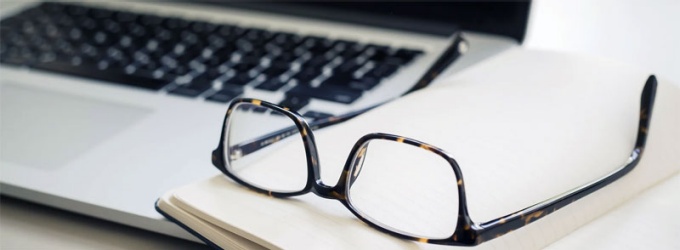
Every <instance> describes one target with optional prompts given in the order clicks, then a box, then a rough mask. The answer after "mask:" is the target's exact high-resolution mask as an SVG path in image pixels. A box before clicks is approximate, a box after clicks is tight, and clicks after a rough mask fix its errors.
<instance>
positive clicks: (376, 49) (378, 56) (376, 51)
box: [364, 44, 391, 62]
mask: <svg viewBox="0 0 680 250" xmlns="http://www.w3.org/2000/svg"><path fill="white" fill-rule="evenodd" d="M364 53H366V54H367V55H368V56H369V60H371V61H376V62H382V61H384V60H385V58H387V57H388V56H390V55H391V53H390V47H387V46H380V45H373V44H371V45H368V46H367V47H366V51H365V52H364Z"/></svg>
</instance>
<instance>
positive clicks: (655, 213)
mask: <svg viewBox="0 0 680 250" xmlns="http://www.w3.org/2000/svg"><path fill="white" fill-rule="evenodd" d="M678 190H680V175H678V174H676V175H674V176H672V177H670V178H669V179H667V180H664V181H663V182H661V183H659V184H657V185H655V186H653V187H651V188H649V189H648V190H646V191H645V192H643V193H642V194H640V195H638V196H636V197H634V198H633V199H632V200H630V201H628V202H626V203H624V204H623V205H621V206H620V207H617V208H616V209H615V210H613V211H611V212H609V213H607V214H605V215H603V216H602V217H599V218H597V220H595V221H593V222H591V223H589V224H587V225H585V226H584V227H582V228H580V229H579V230H577V231H574V232H572V233H571V234H569V235H567V236H565V237H564V238H562V239H560V240H558V241H556V242H554V243H553V244H550V246H548V247H549V248H550V249H554V250H557V249H579V248H584V247H588V248H592V249H680V241H678V236H679V235H680V216H678V211H680V197H678V195H677V191H678ZM622 218H623V219H622ZM651 228H654V230H648V229H651ZM621 239H625V240H621ZM586 243H587V244H586Z"/></svg>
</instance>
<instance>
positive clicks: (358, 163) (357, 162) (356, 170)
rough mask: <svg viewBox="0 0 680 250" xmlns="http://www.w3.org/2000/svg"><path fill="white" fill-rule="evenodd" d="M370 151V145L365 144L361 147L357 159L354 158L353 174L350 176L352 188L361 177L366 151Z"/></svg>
mask: <svg viewBox="0 0 680 250" xmlns="http://www.w3.org/2000/svg"><path fill="white" fill-rule="evenodd" d="M367 150H368V144H364V145H363V146H361V148H360V149H359V153H357V155H356V157H355V158H354V162H352V173H351V174H350V176H349V186H350V187H352V185H353V184H354V182H355V181H356V180H357V178H358V177H359V174H360V173H361V169H362V168H363V167H364V160H365V159H366V151H367Z"/></svg>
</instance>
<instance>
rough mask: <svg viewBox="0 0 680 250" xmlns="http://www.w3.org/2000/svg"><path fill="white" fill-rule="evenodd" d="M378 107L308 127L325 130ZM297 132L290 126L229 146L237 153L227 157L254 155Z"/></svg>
mask: <svg viewBox="0 0 680 250" xmlns="http://www.w3.org/2000/svg"><path fill="white" fill-rule="evenodd" d="M379 105H380V104H378V105H375V106H371V107H368V108H365V109H361V110H357V111H353V112H350V113H346V114H343V115H339V116H331V117H328V118H323V119H317V120H314V121H313V122H310V123H309V127H310V128H311V129H312V130H317V129H321V128H325V127H328V126H331V125H335V124H338V123H342V122H345V121H347V120H349V119H352V118H354V117H356V116H358V115H360V114H362V113H364V112H366V111H368V110H371V109H373V108H375V107H377V106H379ZM299 132H300V130H299V129H298V128H297V127H296V126H290V127H286V128H283V129H280V130H278V131H274V132H271V133H269V134H266V135H263V136H261V137H258V138H255V139H253V140H251V141H247V142H244V143H240V144H237V145H234V146H231V147H230V148H229V152H238V155H237V156H236V155H234V156H228V157H243V156H246V155H248V154H251V153H254V152H256V151H258V150H260V149H263V148H265V147H267V146H269V145H273V144H275V143H276V142H278V141H280V140H283V139H285V138H288V137H289V136H291V135H295V134H297V133H299Z"/></svg>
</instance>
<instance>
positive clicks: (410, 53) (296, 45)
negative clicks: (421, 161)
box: [0, 1, 529, 240]
mask: <svg viewBox="0 0 680 250" xmlns="http://www.w3.org/2000/svg"><path fill="white" fill-rule="evenodd" d="M528 10H529V3H528V2H511V3H488V2H482V3H477V2H463V3H436V4H417V3H361V2H348V3H325V2H323V3H322V2H299V3H284V2H280V1H268V2H252V3H247V2H239V3H234V2H229V1H212V2H209V3H180V2H174V1H154V2H123V1H107V2H87V3H58V2H46V3H41V2H28V3H25V2H8V3H3V8H2V10H0V11H1V13H0V14H1V17H2V21H1V22H0V25H1V30H0V31H1V32H0V143H1V144H0V164H1V166H0V171H1V174H0V191H1V193H2V195H7V196H12V197H17V198H20V199H24V200H27V201H31V202H36V203H40V204H44V205H48V206H53V207H57V208H60V209H64V210H68V211H73V212H77V213H81V214H85V215H89V216H93V217H97V218H102V219H105V220H110V221H115V222H117V223H121V224H126V225H130V226H133V227H138V228H142V229H146V230H151V231H155V232H158V233H163V234H167V235H171V236H175V237H180V238H185V239H192V240H193V239H194V238H193V236H191V235H189V234H188V233H186V232H185V231H184V230H182V229H181V228H179V227H177V226H176V225H174V224H173V223H171V222H169V221H167V220H165V219H164V218H163V217H162V216H161V215H160V214H158V213H157V212H156V211H155V210H154V207H153V203H154V201H155V200H156V199H157V198H158V197H160V196H161V195H162V194H163V193H164V192H165V191H167V190H169V189H172V188H174V187H178V186H181V185H183V184H188V183H191V182H194V181H197V180H201V179H205V178H208V177H210V176H213V175H215V174H218V172H217V170H215V169H214V168H213V167H212V166H210V158H209V157H210V155H209V154H210V152H211V151H212V150H213V149H214V147H215V146H216V144H217V142H218V139H219V138H218V135H219V131H220V129H221V122H222V119H223V117H224V115H225V112H226V108H227V105H228V103H229V102H230V101H231V100H233V99H234V98H238V97H250V98H259V99H263V100H266V101H269V102H272V103H278V104H281V105H284V106H287V107H291V108H292V109H294V110H296V111H297V112H299V113H300V114H302V115H303V116H305V117H307V118H309V119H310V120H314V119H320V118H325V117H328V116H333V115H339V114H343V113H347V112H351V111H354V110H360V109H362V108H366V107H370V106H372V105H375V104H377V103H381V102H383V101H385V100H389V99H391V98H394V97H398V96H399V95H401V94H403V93H405V92H406V91H407V90H408V89H410V88H411V87H412V86H413V85H414V84H415V82H416V80H417V79H418V78H420V77H421V75H422V74H423V72H424V71H425V70H426V69H427V68H428V67H429V66H430V65H431V64H432V63H433V62H434V61H435V60H436V59H437V57H438V56H439V54H440V53H441V52H442V51H443V50H444V49H446V47H447V46H448V45H449V44H450V42H451V41H450V39H451V35H452V34H454V33H456V32H458V31H461V30H463V31H464V32H465V33H464V34H465V35H464V36H465V39H466V40H467V43H468V45H469V50H468V52H467V53H466V54H465V55H464V56H463V57H461V58H460V59H458V60H457V61H455V62H454V65H453V66H452V67H450V68H449V69H448V70H447V71H446V72H445V74H451V73H455V72H457V71H460V70H462V69H464V68H466V67H469V66H470V65H474V64H476V63H479V62H481V61H483V60H484V59H485V58H488V57H491V56H493V55H495V54H498V53H500V52H502V51H504V50H506V49H508V48H511V47H513V46H517V45H518V44H519V43H521V41H522V38H523V36H524V32H525V29H526V22H527V19H528ZM250 112H255V113H257V112H259V111H258V110H251V111H250ZM262 115H266V114H262Z"/></svg>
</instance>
